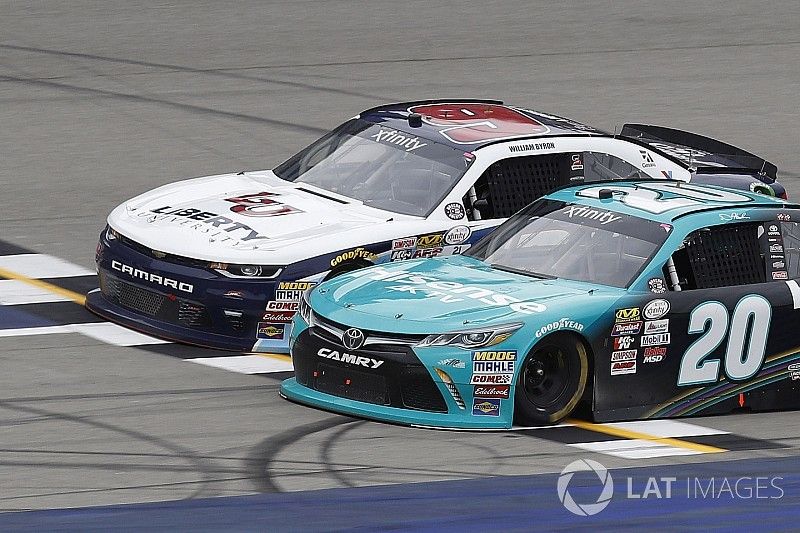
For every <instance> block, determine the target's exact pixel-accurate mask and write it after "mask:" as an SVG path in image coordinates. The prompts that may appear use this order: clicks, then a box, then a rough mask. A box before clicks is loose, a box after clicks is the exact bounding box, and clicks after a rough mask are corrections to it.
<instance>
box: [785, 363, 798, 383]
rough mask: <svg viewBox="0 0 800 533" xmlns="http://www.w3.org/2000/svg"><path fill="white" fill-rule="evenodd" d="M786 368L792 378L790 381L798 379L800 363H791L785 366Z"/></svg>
mask: <svg viewBox="0 0 800 533" xmlns="http://www.w3.org/2000/svg"><path fill="white" fill-rule="evenodd" d="M786 370H788V371H789V377H791V378H792V381H797V380H798V379H800V363H792V364H790V365H789V366H787V367H786Z"/></svg>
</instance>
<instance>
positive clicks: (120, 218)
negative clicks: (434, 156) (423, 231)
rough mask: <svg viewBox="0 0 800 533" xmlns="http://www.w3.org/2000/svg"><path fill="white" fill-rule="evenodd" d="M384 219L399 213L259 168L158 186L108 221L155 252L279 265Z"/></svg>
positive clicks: (331, 245)
mask: <svg viewBox="0 0 800 533" xmlns="http://www.w3.org/2000/svg"><path fill="white" fill-rule="evenodd" d="M389 218H395V219H397V218H403V216H402V215H397V214H396V213H389V212H386V211H382V210H378V209H374V208H371V207H367V206H364V205H363V203H361V202H360V201H358V200H353V199H351V198H346V197H343V196H339V195H337V194H335V193H331V192H327V191H324V190H322V189H318V188H316V187H313V186H309V185H306V184H294V183H290V182H286V181H284V180H281V179H279V178H278V177H276V176H275V175H274V174H273V173H272V172H269V171H264V172H252V173H240V174H226V175H221V176H211V177H207V178H198V179H193V180H187V181H182V182H177V183H173V184H170V185H166V186H164V187H160V188H158V189H155V190H153V191H150V192H148V193H145V194H143V195H141V196H138V197H136V198H134V199H132V200H130V201H128V202H126V203H125V204H123V205H121V206H119V207H117V208H116V209H115V210H114V211H113V212H112V213H111V214H110V215H109V218H108V223H109V225H110V226H111V227H113V228H114V229H115V230H117V231H119V232H120V233H122V234H123V235H125V236H126V237H128V238H130V239H132V240H134V241H136V242H138V243H140V244H143V245H145V246H147V247H150V248H152V249H155V250H159V251H162V252H168V253H171V254H175V255H181V256H184V257H192V258H196V259H207V260H212V261H226V262H240V263H248V262H254V261H258V262H260V263H261V264H276V265H280V264H288V263H290V262H292V261H293V260H296V259H297V257H298V253H307V250H308V249H310V248H313V250H314V252H315V254H322V253H325V252H327V251H331V252H332V251H336V249H337V248H336V244H340V243H341V240H340V241H339V242H338V243H337V242H336V238H335V237H336V235H337V234H340V233H345V232H353V231H354V230H359V229H361V228H365V227H368V226H371V225H374V224H375V223H376V222H383V221H386V220H387V219H389ZM345 240H346V239H345ZM326 248H330V249H329V250H328V249H326ZM303 249H305V250H306V251H303ZM265 252H266V255H265ZM300 257H302V254H301V255H300Z"/></svg>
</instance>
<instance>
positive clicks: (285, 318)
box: [261, 311, 294, 324]
mask: <svg viewBox="0 0 800 533" xmlns="http://www.w3.org/2000/svg"><path fill="white" fill-rule="evenodd" d="M293 316H294V311H267V312H266V313H264V316H262V317H261V320H263V321H264V322H272V323H283V324H288V323H289V322H291V321H292V317H293Z"/></svg>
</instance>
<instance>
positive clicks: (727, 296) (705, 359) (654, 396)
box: [595, 280, 800, 420]
mask: <svg viewBox="0 0 800 533" xmlns="http://www.w3.org/2000/svg"><path fill="white" fill-rule="evenodd" d="M637 304H638V305H636V306H635V307H638V308H639V309H640V310H641V314H640V316H636V313H635V312H631V311H630V309H632V308H633V307H634V306H633V305H631V307H628V308H623V309H626V311H625V312H622V313H619V315H620V316H617V317H616V318H617V320H620V319H622V320H623V322H621V324H628V323H631V322H624V320H626V319H628V320H630V319H631V318H639V319H640V320H641V323H642V325H641V329H640V330H639V332H637V333H633V332H631V333H629V334H628V335H619V336H617V337H611V338H609V339H608V340H607V341H606V344H605V347H604V350H605V351H606V355H605V357H606V358H607V359H606V360H607V361H611V363H612V370H614V367H613V363H615V362H617V363H619V362H621V361H622V360H623V359H624V358H623V357H622V354H625V353H627V351H628V350H636V351H637V353H636V356H635V357H636V359H635V360H636V364H635V365H631V364H630V363H629V366H630V367H631V368H629V369H628V372H629V373H627V374H625V373H623V370H622V369H621V368H617V369H616V370H614V371H613V372H612V373H608V372H607V371H604V372H597V373H596V377H595V379H596V402H595V413H596V415H597V418H598V419H599V420H604V419H606V420H607V419H612V418H614V417H617V418H618V417H620V416H623V415H624V417H626V418H640V417H671V416H689V415H695V414H712V413H717V412H727V411H730V410H731V409H734V408H738V407H750V403H749V402H751V401H753V402H762V404H763V402H767V398H769V402H772V403H771V404H770V407H771V408H775V409H779V408H781V407H789V406H790V405H789V403H791V405H795V404H796V405H797V406H798V407H800V383H797V382H798V381H800V379H797V380H796V381H795V383H794V385H793V384H792V372H793V371H795V370H797V369H800V337H798V336H797V334H796V330H797V324H798V323H800V285H798V284H797V282H796V281H795V280H786V281H780V280H776V281H768V282H767V283H758V284H751V285H740V286H731V287H718V288H708V289H694V290H691V289H690V290H684V291H680V292H673V291H668V292H667V293H665V294H657V295H656V294H650V295H648V296H645V297H643V298H642V299H641V300H639V301H638V302H637ZM619 324H620V323H619V322H618V324H617V325H619ZM629 337H633V338H634V339H635V340H631V339H629ZM612 354H613V356H614V358H616V361H615V359H614V358H612ZM633 360H634V359H633V356H631V357H630V361H633ZM626 361H627V359H626ZM607 364H608V363H605V364H603V367H606V365H607ZM617 366H619V365H617ZM633 368H635V370H633ZM794 373H795V374H797V372H794ZM621 385H624V386H622V387H620V386H621ZM793 387H797V388H798V390H794V389H793ZM789 389H791V392H792V394H788V393H787V390H789ZM776 391H777V393H776V394H772V393H775V392H776ZM759 408H766V406H764V405H760V407H759Z"/></svg>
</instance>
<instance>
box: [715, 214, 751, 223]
mask: <svg viewBox="0 0 800 533" xmlns="http://www.w3.org/2000/svg"><path fill="white" fill-rule="evenodd" d="M719 219H720V220H721V221H722V222H731V221H733V220H750V215H748V214H747V213H720V214H719Z"/></svg>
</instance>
